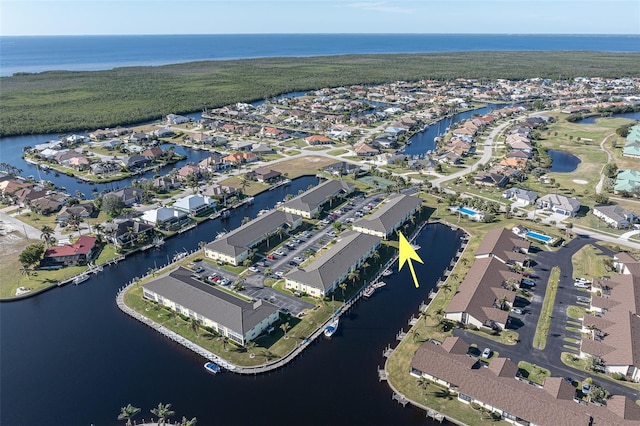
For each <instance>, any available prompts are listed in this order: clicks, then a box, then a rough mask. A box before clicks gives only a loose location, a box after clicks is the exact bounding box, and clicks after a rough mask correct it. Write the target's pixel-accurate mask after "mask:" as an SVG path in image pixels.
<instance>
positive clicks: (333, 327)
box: [324, 317, 340, 337]
mask: <svg viewBox="0 0 640 426" xmlns="http://www.w3.org/2000/svg"><path fill="white" fill-rule="evenodd" d="M339 323H340V319H339V317H335V318H334V319H333V321H331V322H330V323H329V324H328V325H327V326H326V327H325V328H324V337H331V336H333V334H334V333H335V332H336V331H338V324H339Z"/></svg>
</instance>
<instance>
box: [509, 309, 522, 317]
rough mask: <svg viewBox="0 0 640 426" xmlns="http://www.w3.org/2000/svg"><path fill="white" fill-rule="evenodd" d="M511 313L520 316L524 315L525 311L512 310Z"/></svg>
mask: <svg viewBox="0 0 640 426" xmlns="http://www.w3.org/2000/svg"><path fill="white" fill-rule="evenodd" d="M511 312H513V313H514V314H518V315H522V314H524V311H523V310H522V308H512V309H511Z"/></svg>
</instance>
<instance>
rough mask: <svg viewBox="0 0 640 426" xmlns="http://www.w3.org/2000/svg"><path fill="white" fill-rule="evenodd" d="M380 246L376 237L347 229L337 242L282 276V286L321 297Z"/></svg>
mask: <svg viewBox="0 0 640 426" xmlns="http://www.w3.org/2000/svg"><path fill="white" fill-rule="evenodd" d="M379 246H380V238H379V237H376V236H373V235H367V234H361V233H359V232H353V231H347V232H345V233H343V234H341V235H340V237H339V240H338V242H337V243H336V244H335V245H333V246H332V247H331V248H330V249H329V250H327V251H326V252H325V253H323V254H322V255H320V256H319V257H318V258H317V259H316V260H314V261H313V262H311V263H310V264H309V265H308V266H306V267H304V268H300V269H298V268H294V269H293V270H292V271H291V272H289V273H288V274H286V275H285V287H286V288H287V289H290V290H297V291H300V292H304V293H307V294H309V295H311V296H314V297H324V296H326V295H327V294H329V293H331V292H332V291H334V290H335V289H336V288H337V287H338V285H339V284H340V283H342V282H343V281H345V280H346V279H347V276H348V275H349V272H351V271H353V270H355V269H356V268H358V267H360V265H362V264H363V263H364V261H365V260H366V259H367V258H369V257H370V256H371V255H372V254H373V252H374V251H375V250H376V249H377V248H378V247H379Z"/></svg>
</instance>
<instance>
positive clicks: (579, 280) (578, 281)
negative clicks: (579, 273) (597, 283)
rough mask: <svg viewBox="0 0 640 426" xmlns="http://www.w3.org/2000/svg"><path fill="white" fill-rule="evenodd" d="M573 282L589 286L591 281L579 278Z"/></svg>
mask: <svg viewBox="0 0 640 426" xmlns="http://www.w3.org/2000/svg"><path fill="white" fill-rule="evenodd" d="M574 281H575V282H577V283H583V284H591V281H589V280H588V279H586V278H582V277H580V278H576V279H575V280H574Z"/></svg>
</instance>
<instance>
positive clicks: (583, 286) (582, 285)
mask: <svg viewBox="0 0 640 426" xmlns="http://www.w3.org/2000/svg"><path fill="white" fill-rule="evenodd" d="M573 286H574V287H578V288H589V287H591V285H590V284H588V283H583V282H579V281H576V282H574V283H573Z"/></svg>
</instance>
